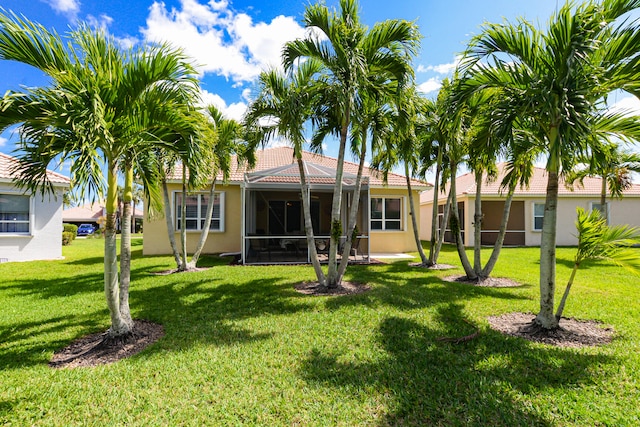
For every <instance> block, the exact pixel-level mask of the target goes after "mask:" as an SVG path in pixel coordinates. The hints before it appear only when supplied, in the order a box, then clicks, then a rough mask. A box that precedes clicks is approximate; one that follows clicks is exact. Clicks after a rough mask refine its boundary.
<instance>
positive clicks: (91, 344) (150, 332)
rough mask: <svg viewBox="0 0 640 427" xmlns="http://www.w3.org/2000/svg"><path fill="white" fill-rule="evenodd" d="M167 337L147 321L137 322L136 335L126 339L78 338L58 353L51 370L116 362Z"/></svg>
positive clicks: (51, 363) (97, 335) (94, 336)
mask: <svg viewBox="0 0 640 427" xmlns="http://www.w3.org/2000/svg"><path fill="white" fill-rule="evenodd" d="M163 336H164V328H163V327H162V325H159V324H157V323H153V322H149V321H147V320H134V329H133V333H132V334H131V335H130V336H127V337H125V338H123V339H115V340H114V339H106V338H107V333H106V332H99V333H96V334H92V335H87V336H85V337H82V338H79V339H77V340H76V341H74V342H72V343H71V344H69V345H68V346H67V347H65V348H63V349H62V350H60V351H58V352H56V353H55V354H54V355H53V357H52V358H51V361H50V362H49V366H51V367H52V368H77V367H80V366H98V365H106V364H109V363H113V362H117V361H118V360H121V359H124V358H126V357H130V356H133V355H134V354H137V353H140V352H141V351H142V350H144V349H145V348H147V347H148V346H149V345H151V344H153V343H154V342H156V341H158V340H159V339H160V338H162V337H163Z"/></svg>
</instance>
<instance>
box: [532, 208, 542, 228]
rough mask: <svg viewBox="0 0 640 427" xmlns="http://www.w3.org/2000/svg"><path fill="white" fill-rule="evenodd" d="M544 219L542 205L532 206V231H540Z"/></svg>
mask: <svg viewBox="0 0 640 427" xmlns="http://www.w3.org/2000/svg"><path fill="white" fill-rule="evenodd" d="M543 219H544V203H534V204H533V229H534V230H535V231H542V220H543Z"/></svg>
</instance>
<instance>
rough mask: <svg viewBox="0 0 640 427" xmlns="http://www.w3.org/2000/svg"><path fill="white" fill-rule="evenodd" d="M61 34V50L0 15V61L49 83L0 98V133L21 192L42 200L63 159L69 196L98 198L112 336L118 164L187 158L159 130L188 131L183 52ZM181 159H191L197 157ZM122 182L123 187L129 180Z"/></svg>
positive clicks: (122, 303)
mask: <svg viewBox="0 0 640 427" xmlns="http://www.w3.org/2000/svg"><path fill="white" fill-rule="evenodd" d="M68 37H69V38H70V41H71V42H70V43H69V44H66V43H65V42H64V41H63V40H62V38H61V37H60V36H59V35H58V34H57V33H53V32H50V31H48V30H46V29H45V28H44V27H43V26H41V25H39V24H36V23H32V22H30V21H28V20H26V19H21V18H19V17H17V16H15V15H10V16H5V15H2V14H0V59H6V60H14V61H19V62H22V63H25V64H27V65H31V66H33V67H36V68H38V69H40V70H41V71H43V72H44V73H46V74H47V75H48V76H49V77H50V79H51V84H50V85H49V86H46V87H39V88H29V89H24V90H23V91H22V92H10V93H8V94H6V95H5V96H4V98H3V99H2V111H3V114H2V116H1V117H0V129H5V128H6V127H7V126H10V125H15V124H21V128H20V136H21V142H20V146H19V149H20V154H19V156H18V158H19V160H20V162H19V166H18V170H17V172H18V173H19V174H20V175H21V179H20V184H21V185H22V186H23V187H25V188H27V189H29V190H31V191H34V192H35V191H41V192H42V193H43V194H44V193H46V192H48V191H50V190H51V188H52V187H51V183H50V182H48V181H47V177H46V169H47V166H48V165H49V164H50V163H52V162H53V161H57V162H60V161H65V160H72V161H73V162H72V167H71V175H72V180H73V181H74V183H76V185H77V187H76V188H77V191H78V195H79V198H84V195H85V194H90V195H97V196H98V197H99V198H100V199H102V198H103V195H104V193H105V192H106V212H107V214H106V227H105V257H104V258H105V272H104V289H105V295H106V299H107V305H108V306H109V311H110V314H111V328H110V329H109V336H110V337H118V336H123V335H127V334H129V333H131V331H132V330H133V322H132V320H131V318H130V315H129V313H128V299H127V298H128V271H123V277H124V278H125V284H124V288H122V289H121V288H120V287H119V285H118V268H117V257H116V229H115V219H116V212H117V175H118V169H119V165H120V164H121V163H124V164H125V166H126V167H129V165H131V164H132V163H130V161H131V160H130V159H131V156H133V154H134V153H137V152H138V151H140V150H148V149H149V147H151V146H162V147H164V148H166V149H170V150H175V151H179V152H182V153H185V156H186V153H188V152H192V150H193V148H192V147H186V146H173V145H171V144H168V143H166V142H165V141H164V140H163V139H162V133H163V132H165V131H166V129H168V128H171V129H172V130H173V131H175V129H180V130H181V131H182V132H197V128H196V127H194V126H192V125H191V123H190V121H189V119H188V117H189V115H188V114H187V113H186V112H185V109H187V106H185V102H184V101H185V100H187V99H190V98H191V99H193V98H192V97H193V96H194V95H195V90H197V81H196V80H195V71H194V69H193V68H192V67H191V66H189V65H188V64H187V62H186V58H185V57H184V55H183V54H182V53H181V52H180V51H178V50H175V49H172V48H170V47H169V46H167V45H158V46H154V47H152V48H148V49H146V50H129V51H127V52H123V51H122V50H121V49H120V48H119V47H118V45H117V43H116V42H115V41H114V40H112V39H111V38H109V37H107V36H106V35H105V34H104V33H102V32H100V31H94V30H91V29H90V28H89V27H87V26H80V27H79V28H78V29H77V30H74V31H71V32H70V33H69V35H68ZM190 158H192V159H194V160H195V161H197V156H194V157H190ZM103 164H106V172H107V177H106V183H105V177H104V174H103V171H102V167H103ZM194 167H196V165H195V164H194ZM125 175H126V176H128V173H127V174H125ZM126 176H125V181H126V182H131V181H132V180H130V179H129V178H126ZM127 185H128V184H125V194H127V193H128V192H129V190H127V189H126V186H127Z"/></svg>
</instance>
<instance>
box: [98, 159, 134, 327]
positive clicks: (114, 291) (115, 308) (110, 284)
mask: <svg viewBox="0 0 640 427" xmlns="http://www.w3.org/2000/svg"><path fill="white" fill-rule="evenodd" d="M107 168H108V172H107V185H108V187H107V203H106V206H105V208H106V211H107V212H106V213H107V220H106V224H105V233H104V293H105V297H106V299H107V306H108V307H109V313H110V315H111V327H110V328H109V333H108V334H109V336H110V337H118V336H122V335H126V334H128V333H130V332H131V328H130V326H129V325H128V324H127V322H125V321H124V319H123V318H122V316H121V315H120V296H119V293H120V288H119V286H118V256H117V250H116V215H117V210H118V183H117V170H118V167H117V164H115V162H109V164H108V165H107Z"/></svg>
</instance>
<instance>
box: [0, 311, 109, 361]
mask: <svg viewBox="0 0 640 427" xmlns="http://www.w3.org/2000/svg"><path fill="white" fill-rule="evenodd" d="M105 315H106V316H107V317H108V313H106V306H105V311H104V312H102V311H99V312H93V313H87V314H84V315H82V316H78V315H68V316H58V317H53V318H50V319H43V320H42V321H34V322H15V323H11V324H8V325H4V326H3V330H2V331H1V332H0V370H5V369H15V368H22V367H28V366H34V365H43V364H45V365H46V364H47V363H49V358H50V356H51V354H52V353H53V352H55V351H57V350H59V349H61V348H63V347H64V346H66V345H68V344H69V339H68V338H67V337H66V336H65V333H66V331H68V330H69V329H72V328H73V329H75V328H78V329H79V331H80V332H79V334H78V335H77V337H80V336H84V335H88V334H91V333H95V332H100V330H101V326H102V325H103V324H104V323H103V322H102V320H104V318H105ZM49 336H55V337H56V338H53V339H52V338H50V337H49ZM72 339H73V338H72Z"/></svg>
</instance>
